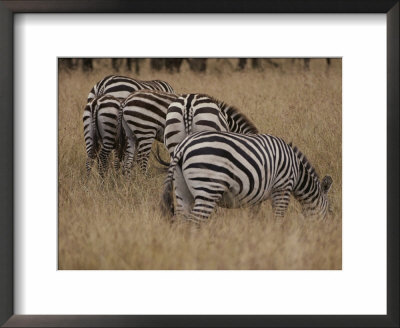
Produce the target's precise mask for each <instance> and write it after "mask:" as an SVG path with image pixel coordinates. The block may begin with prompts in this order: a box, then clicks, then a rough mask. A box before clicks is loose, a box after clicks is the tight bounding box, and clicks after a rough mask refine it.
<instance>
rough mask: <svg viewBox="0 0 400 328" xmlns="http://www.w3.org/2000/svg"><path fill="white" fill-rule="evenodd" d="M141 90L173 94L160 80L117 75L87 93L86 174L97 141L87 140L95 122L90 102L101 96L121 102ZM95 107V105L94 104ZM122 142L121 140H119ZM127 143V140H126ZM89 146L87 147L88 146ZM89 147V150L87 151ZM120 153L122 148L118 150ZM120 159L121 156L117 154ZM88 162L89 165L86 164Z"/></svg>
mask: <svg viewBox="0 0 400 328" xmlns="http://www.w3.org/2000/svg"><path fill="white" fill-rule="evenodd" d="M142 89H148V90H160V91H165V92H173V88H172V87H171V86H170V85H169V84H168V83H167V82H165V81H160V80H153V81H140V80H135V79H132V78H129V77H125V76H118V75H109V76H106V77H105V78H103V79H102V80H100V81H99V82H97V83H96V84H95V85H94V86H93V88H92V89H91V91H90V92H89V95H88V98H87V104H86V106H85V109H84V112H83V123H84V126H83V133H84V138H85V143H86V148H87V154H88V160H87V161H86V168H87V172H88V174H90V168H91V167H92V165H93V164H92V161H91V160H89V158H93V157H90V156H96V151H94V152H92V151H91V149H90V148H91V147H92V145H96V144H97V141H96V140H89V139H91V138H92V137H93V135H92V133H91V132H90V131H91V130H90V129H91V125H90V124H89V122H90V121H93V122H94V120H95V118H94V117H92V113H94V111H93V110H92V108H93V107H95V106H93V104H92V102H94V101H96V99H98V97H101V96H103V95H109V96H112V97H114V98H115V99H116V100H119V101H121V102H122V101H123V100H124V99H125V98H126V97H128V96H129V95H130V94H131V93H132V92H134V91H137V90H142ZM94 105H96V104H94ZM121 140H122V139H121ZM128 141H129V139H128ZM88 145H89V146H88ZM129 145H130V150H131V151H133V150H132V147H134V146H133V145H132V142H129ZM88 147H89V150H88ZM120 150H121V151H122V148H121V149H120ZM119 156H120V157H121V156H122V154H119ZM88 162H89V163H88Z"/></svg>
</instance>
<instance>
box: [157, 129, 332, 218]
mask: <svg viewBox="0 0 400 328" xmlns="http://www.w3.org/2000/svg"><path fill="white" fill-rule="evenodd" d="M331 185H332V178H331V177H330V176H325V177H324V178H323V179H322V181H321V182H320V181H319V178H318V175H317V173H316V172H315V169H314V168H313V167H312V166H311V164H310V162H309V161H308V160H307V158H306V157H305V156H304V155H303V154H302V153H301V152H300V151H299V149H298V148H297V147H293V146H292V145H291V144H286V143H285V142H284V141H283V140H282V139H280V138H278V137H275V136H271V135H268V134H254V135H244V134H238V133H232V132H210V131H204V132H198V133H195V134H192V135H189V136H188V137H186V138H185V139H184V140H183V141H182V142H181V143H180V144H179V145H178V146H177V147H176V148H175V151H174V154H173V157H172V159H171V162H170V166H169V169H168V176H167V178H166V180H165V183H164V190H163V194H162V199H161V209H162V212H163V213H169V214H172V215H173V214H174V210H173V191H172V190H173V187H174V189H175V190H174V191H175V198H176V203H177V206H176V211H175V214H177V215H182V214H183V215H184V217H185V218H187V219H188V220H190V221H194V222H196V223H200V222H202V221H205V220H206V219H208V218H209V216H210V215H211V213H212V211H213V209H214V208H215V206H216V205H219V206H221V207H228V208H237V207H242V206H251V205H257V204H259V203H260V202H262V201H264V200H266V199H268V198H271V199H272V206H273V210H274V215H275V217H277V218H281V217H284V216H285V213H286V210H287V208H288V204H289V200H290V194H291V193H292V194H293V195H294V197H295V198H296V199H297V200H298V201H299V202H300V204H301V205H302V211H303V214H304V215H310V216H314V215H316V216H318V217H321V218H325V216H326V212H327V208H328V197H327V193H328V191H329V189H330V187H331Z"/></svg>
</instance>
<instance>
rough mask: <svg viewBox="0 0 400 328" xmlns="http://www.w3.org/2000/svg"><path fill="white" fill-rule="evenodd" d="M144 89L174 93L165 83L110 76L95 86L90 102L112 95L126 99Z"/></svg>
mask: <svg viewBox="0 0 400 328" xmlns="http://www.w3.org/2000/svg"><path fill="white" fill-rule="evenodd" d="M143 89H145V90H158V91H163V92H170V93H173V92H174V89H173V88H172V86H171V85H170V84H169V83H167V82H165V81H161V80H152V81H142V80H137V79H133V78H130V77H126V76H120V75H108V76H106V77H105V78H103V79H102V80H100V81H99V82H97V83H96V84H95V85H94V86H93V88H92V89H91V91H90V92H89V95H88V102H90V101H91V100H93V99H94V98H95V97H98V96H101V95H104V94H110V95H111V96H114V97H116V98H120V99H125V98H126V97H128V96H129V95H130V94H131V93H132V92H135V91H138V90H143Z"/></svg>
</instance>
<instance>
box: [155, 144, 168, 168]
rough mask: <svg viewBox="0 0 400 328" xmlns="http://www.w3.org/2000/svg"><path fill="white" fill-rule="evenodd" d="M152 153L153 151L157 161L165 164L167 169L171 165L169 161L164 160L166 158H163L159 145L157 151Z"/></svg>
mask: <svg viewBox="0 0 400 328" xmlns="http://www.w3.org/2000/svg"><path fill="white" fill-rule="evenodd" d="M152 153H153V155H154V157H155V158H156V160H157V162H158V163H159V164H161V165H163V166H164V167H165V169H166V168H167V167H169V163H168V162H166V161H164V160H163V159H162V158H161V154H160V148H159V147H158V145H156V152H152ZM165 171H167V169H166V170H165Z"/></svg>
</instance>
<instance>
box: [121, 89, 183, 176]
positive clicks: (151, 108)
mask: <svg viewBox="0 0 400 328" xmlns="http://www.w3.org/2000/svg"><path fill="white" fill-rule="evenodd" d="M177 98H178V95H176V94H174V93H167V92H162V91H154V90H141V91H136V92H134V93H132V94H130V95H129V96H128V97H127V98H126V99H125V100H124V101H123V102H122V104H121V108H122V112H123V118H124V122H126V124H127V127H128V128H129V130H130V131H131V133H132V134H133V135H134V137H133V138H129V140H128V145H127V148H126V153H127V154H126V160H125V161H124V167H123V172H125V173H129V171H130V169H131V167H132V164H133V160H134V158H135V150H136V149H137V161H138V162H139V165H140V168H141V170H142V172H144V173H146V172H147V168H148V160H149V155H150V151H151V147H152V144H153V142H154V140H158V141H160V142H163V141H164V140H163V139H164V127H165V119H166V115H167V110H168V107H169V105H170V104H171V103H172V102H173V101H175V100H176V99H177ZM132 142H134V143H135V144H133V143H132Z"/></svg>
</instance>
